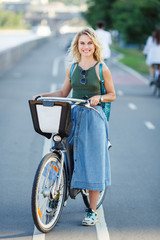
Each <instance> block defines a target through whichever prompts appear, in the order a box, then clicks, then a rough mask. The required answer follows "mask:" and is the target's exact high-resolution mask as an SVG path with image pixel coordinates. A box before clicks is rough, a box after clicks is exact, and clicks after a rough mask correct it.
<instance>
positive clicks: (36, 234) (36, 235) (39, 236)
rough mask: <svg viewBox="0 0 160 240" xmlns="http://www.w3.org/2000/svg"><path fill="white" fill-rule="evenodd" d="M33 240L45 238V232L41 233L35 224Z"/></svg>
mask: <svg viewBox="0 0 160 240" xmlns="http://www.w3.org/2000/svg"><path fill="white" fill-rule="evenodd" d="M32 239H33V240H45V234H44V233H41V232H40V231H39V230H38V229H37V228H36V226H34V233H33V238H32Z"/></svg>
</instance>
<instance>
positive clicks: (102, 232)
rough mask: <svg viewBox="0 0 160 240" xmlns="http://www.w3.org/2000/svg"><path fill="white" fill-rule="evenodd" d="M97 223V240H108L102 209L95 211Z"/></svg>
mask: <svg viewBox="0 0 160 240" xmlns="http://www.w3.org/2000/svg"><path fill="white" fill-rule="evenodd" d="M97 212H98V218H99V222H98V223H96V230H97V238H98V240H110V237H109V232H108V228H107V224H106V221H105V218H104V211H103V207H102V206H100V208H99V209H98V210H97Z"/></svg>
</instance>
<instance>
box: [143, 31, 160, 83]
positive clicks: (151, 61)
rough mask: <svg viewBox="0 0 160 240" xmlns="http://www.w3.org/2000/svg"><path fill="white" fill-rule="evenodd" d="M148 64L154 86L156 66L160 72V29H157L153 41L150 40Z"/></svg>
mask: <svg viewBox="0 0 160 240" xmlns="http://www.w3.org/2000/svg"><path fill="white" fill-rule="evenodd" d="M146 64H147V65H148V66H150V77H151V80H152V82H151V84H152V83H153V78H154V68H155V65H158V68H159V71H160V29H157V30H156V31H155V33H154V35H153V37H152V40H150V44H149V49H148V54H147V57H146Z"/></svg>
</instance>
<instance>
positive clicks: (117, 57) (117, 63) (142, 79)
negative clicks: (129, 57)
mask: <svg viewBox="0 0 160 240" xmlns="http://www.w3.org/2000/svg"><path fill="white" fill-rule="evenodd" d="M114 52H115V51H114ZM115 53H117V52H115ZM123 57H124V55H123V54H122V53H119V54H118V55H117V56H116V57H114V58H113V59H111V62H112V63H113V64H115V65H117V66H118V67H120V68H122V69H123V70H124V71H126V72H128V73H129V74H131V75H133V76H135V77H137V78H138V79H139V80H140V81H141V82H143V83H144V84H146V85H148V84H149V80H148V79H147V78H145V77H143V76H142V75H141V74H140V73H139V72H137V71H135V70H134V69H132V68H130V67H128V66H126V65H124V64H123V63H120V62H119V60H120V59H122V58H123Z"/></svg>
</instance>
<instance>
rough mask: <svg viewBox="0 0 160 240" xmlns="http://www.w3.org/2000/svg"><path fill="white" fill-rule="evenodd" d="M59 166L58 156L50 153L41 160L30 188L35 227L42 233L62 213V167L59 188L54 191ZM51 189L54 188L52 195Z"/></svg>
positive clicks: (63, 193)
mask: <svg viewBox="0 0 160 240" xmlns="http://www.w3.org/2000/svg"><path fill="white" fill-rule="evenodd" d="M60 167H61V161H60V158H59V156H58V155H57V154H56V153H50V154H47V155H46V156H44V158H43V159H42V160H41V162H40V164H39V167H38V169H37V172H36V175H35V179H34V183H33V188H32V216H33V220H34V223H35V225H36V227H37V228H38V230H40V231H41V232H43V233H47V232H49V231H51V230H52V229H53V227H54V226H55V225H56V223H57V222H58V220H59V218H60V216H61V213H62V209H63V204H64V199H65V196H66V184H67V183H66V174H65V169H64V167H63V171H62V175H61V181H60V185H59V189H58V191H56V186H57V181H58V178H59V177H60V176H59V173H60ZM54 187H55V188H54ZM51 189H52V190H53V189H55V192H54V194H53V195H54V196H53V195H52V194H51ZM52 193H53V192H52ZM49 210H52V211H49Z"/></svg>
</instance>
